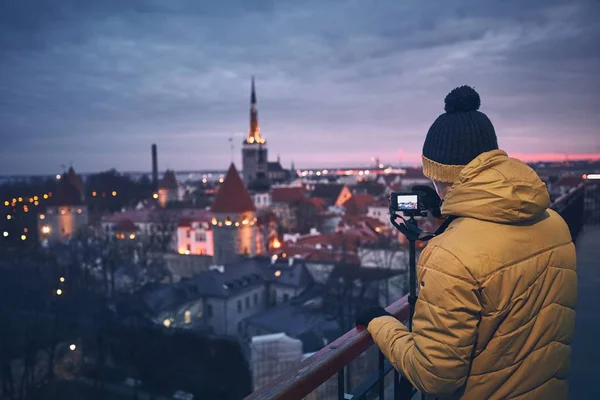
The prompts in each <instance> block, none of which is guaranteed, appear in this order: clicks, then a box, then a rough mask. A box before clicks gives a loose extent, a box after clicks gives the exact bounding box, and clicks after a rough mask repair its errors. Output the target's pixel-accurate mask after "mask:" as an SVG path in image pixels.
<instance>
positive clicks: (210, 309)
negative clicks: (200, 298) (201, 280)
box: [206, 304, 213, 318]
mask: <svg viewBox="0 0 600 400" xmlns="http://www.w3.org/2000/svg"><path fill="white" fill-rule="evenodd" d="M206 314H207V316H208V318H211V317H212V316H213V307H212V304H207V305H206Z"/></svg>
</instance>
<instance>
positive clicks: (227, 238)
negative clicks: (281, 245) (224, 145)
mask: <svg viewBox="0 0 600 400" xmlns="http://www.w3.org/2000/svg"><path fill="white" fill-rule="evenodd" d="M211 210H212V212H213V218H212V229H213V243H214V256H213V262H214V264H216V265H225V264H229V263H232V262H235V261H236V260H238V259H239V258H240V257H243V256H250V257H251V256H254V255H256V254H257V246H256V243H257V237H256V235H257V230H256V207H255V206H254V203H253V202H252V199H251V198H250V194H248V190H247V189H246V186H245V185H244V182H243V181H242V179H241V178H240V175H239V174H238V172H237V169H236V168H235V165H233V163H232V164H231V165H230V166H229V170H228V171H227V175H226V176H225V179H224V180H223V183H222V184H221V186H220V187H219V190H218V192H217V195H216V196H215V201H214V203H213V205H212V209H211Z"/></svg>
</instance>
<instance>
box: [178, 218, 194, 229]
mask: <svg viewBox="0 0 600 400" xmlns="http://www.w3.org/2000/svg"><path fill="white" fill-rule="evenodd" d="M177 226H179V227H180V228H190V227H191V226H192V220H191V219H189V218H181V219H180V220H179V223H178V224H177Z"/></svg>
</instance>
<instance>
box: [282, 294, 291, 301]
mask: <svg viewBox="0 0 600 400" xmlns="http://www.w3.org/2000/svg"><path fill="white" fill-rule="evenodd" d="M289 299H290V295H289V294H287V293H284V294H283V301H284V302H285V301H288V300H289Z"/></svg>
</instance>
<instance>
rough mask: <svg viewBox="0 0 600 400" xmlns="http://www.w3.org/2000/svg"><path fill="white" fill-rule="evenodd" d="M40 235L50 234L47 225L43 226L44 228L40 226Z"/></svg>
mask: <svg viewBox="0 0 600 400" xmlns="http://www.w3.org/2000/svg"><path fill="white" fill-rule="evenodd" d="M42 233H43V234H44V235H47V234H49V233H50V227H49V226H48V225H44V226H42Z"/></svg>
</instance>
